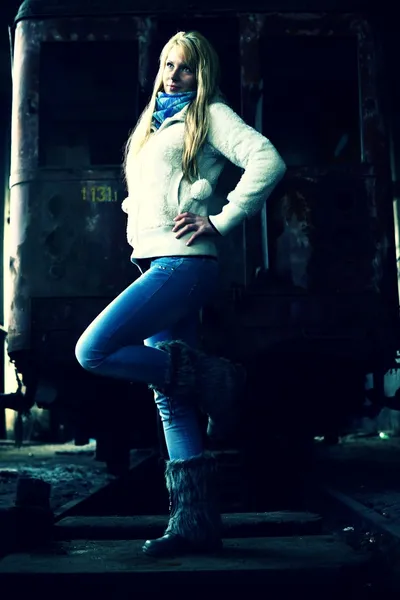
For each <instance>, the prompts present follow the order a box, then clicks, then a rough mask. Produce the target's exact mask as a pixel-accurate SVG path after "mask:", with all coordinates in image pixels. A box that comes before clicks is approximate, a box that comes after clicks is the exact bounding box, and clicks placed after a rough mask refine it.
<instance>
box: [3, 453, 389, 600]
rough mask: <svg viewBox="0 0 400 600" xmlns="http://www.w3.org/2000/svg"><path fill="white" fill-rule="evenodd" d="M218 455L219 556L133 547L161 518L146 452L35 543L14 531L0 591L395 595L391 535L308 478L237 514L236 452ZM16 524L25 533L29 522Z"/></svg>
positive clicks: (160, 499)
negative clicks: (275, 502)
mask: <svg viewBox="0 0 400 600" xmlns="http://www.w3.org/2000/svg"><path fill="white" fill-rule="evenodd" d="M217 456H218V461H219V464H220V472H221V478H220V479H221V499H222V508H223V538H224V549H223V551H222V552H221V553H220V554H218V555H207V556H203V555H198V556H186V557H176V558H170V559H153V558H149V557H147V556H145V555H143V553H142V552H141V546H142V543H143V540H144V539H147V538H149V537H157V536H159V535H160V534H161V533H162V532H163V530H164V528H165V526H166V523H167V519H168V516H167V506H168V503H167V498H166V493H165V490H164V486H163V480H162V465H161V464H160V462H159V461H158V459H157V456H156V455H155V454H154V453H152V452H148V453H146V452H144V453H142V454H141V455H140V456H139V457H138V459H137V460H136V463H135V464H134V465H133V467H132V468H131V470H130V472H129V473H128V474H127V475H126V476H124V477H121V478H119V479H116V480H115V481H113V482H112V483H110V484H108V485H106V486H104V487H102V488H101V489H99V490H97V491H96V492H95V493H94V494H91V495H90V496H88V497H87V498H85V499H84V500H81V501H79V502H75V503H69V504H68V505H66V506H64V507H62V508H61V509H60V510H59V511H57V513H56V514H55V515H54V522H53V523H52V526H51V528H49V529H48V531H47V534H46V535H45V536H40V535H39V536H38V535H37V531H38V527H37V524H36V528H34V529H33V530H32V531H34V532H36V533H35V535H36V537H35V535H33V533H32V531H31V533H30V535H29V531H28V532H27V534H26V535H25V536H24V535H21V528H20V529H19V530H18V531H19V538H18V540H19V541H18V543H14V545H12V544H11V546H10V547H9V549H8V551H7V552H5V553H4V555H3V557H2V559H1V560H0V589H4V586H6V589H12V590H13V592H14V593H18V594H19V593H21V595H22V593H23V590H26V589H29V590H30V593H33V594H34V597H35V594H36V593H37V594H40V597H41V598H44V597H49V598H50V597H54V596H57V597H60V594H61V595H63V594H68V595H69V596H70V595H71V594H74V595H77V594H78V595H79V594H80V593H81V591H82V589H84V590H85V591H86V593H89V591H90V590H91V591H99V590H101V591H103V592H105V593H109V594H112V595H115V594H116V593H119V592H124V593H126V590H127V589H130V590H132V591H133V590H134V591H135V593H136V592H137V591H146V592H150V593H151V592H152V591H154V593H156V592H157V590H160V589H163V588H164V587H165V585H171V586H174V590H175V591H174V595H176V589H177V588H176V586H179V588H180V587H182V589H183V590H184V589H185V588H186V586H190V590H191V591H190V593H191V594H196V593H197V591H198V590H204V586H207V594H211V595H213V594H214V592H215V595H217V593H218V595H219V594H220V591H219V592H218V589H219V590H221V588H220V587H219V586H224V590H229V592H230V591H233V590H234V588H236V587H237V586H246V587H248V586H249V585H250V586H257V589H259V590H262V591H263V592H265V593H266V594H267V593H268V594H271V593H275V594H277V593H281V592H282V590H286V591H290V592H293V591H295V592H296V593H298V592H299V591H304V593H307V595H308V597H310V596H311V597H321V594H323V595H324V597H326V596H328V597H331V595H333V594H335V595H337V594H339V593H340V594H342V595H343V594H346V596H345V597H349V596H350V595H351V596H353V597H356V598H378V597H379V598H381V597H382V594H383V593H385V594H386V595H388V594H389V593H390V592H392V591H394V590H396V589H397V590H399V589H400V588H399V587H397V586H398V581H397V575H396V571H397V568H396V565H397V564H399V565H400V552H399V551H398V548H399V544H398V541H399V540H400V528H398V527H395V526H392V525H391V524H390V523H388V522H387V520H385V519H384V518H383V517H381V518H379V515H377V513H375V512H374V511H372V510H368V509H367V508H366V507H363V506H362V505H361V504H360V503H359V502H356V501H355V500H354V499H352V498H351V497H349V496H348V495H345V494H343V493H341V492H339V491H338V490H333V489H330V488H328V487H323V486H320V485H318V484H317V483H315V482H313V481H312V480H311V481H310V480H307V481H306V482H305V483H304V488H303V489H299V488H298V487H297V488H296V490H293V494H292V497H291V499H290V501H289V502H288V503H287V504H286V506H284V507H282V508H283V509H282V510H278V509H277V507H276V506H266V507H265V508H266V509H265V510H262V511H251V510H246V493H245V492H246V490H243V487H242V485H241V481H242V479H241V463H240V455H239V454H238V453H236V452H219V453H217ZM150 482H151V483H150ZM296 485H297V484H296ZM288 497H289V496H288ZM32 515H33V517H34V513H32ZM32 515H31V516H32ZM33 517H32V518H33ZM25 525H26V526H27V527H28V530H29V526H28V520H27V519H25ZM40 538H42V539H40ZM398 559H399V560H398ZM215 585H217V586H218V587H217V591H215V588H214V587H213V586H215ZM202 593H204V591H203V592H202ZM332 597H333V596H332Z"/></svg>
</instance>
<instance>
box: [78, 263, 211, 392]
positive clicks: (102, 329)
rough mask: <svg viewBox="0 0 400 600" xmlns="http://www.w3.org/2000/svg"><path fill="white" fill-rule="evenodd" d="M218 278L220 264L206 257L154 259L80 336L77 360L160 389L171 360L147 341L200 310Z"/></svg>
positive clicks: (106, 373) (104, 372)
mask: <svg viewBox="0 0 400 600" xmlns="http://www.w3.org/2000/svg"><path fill="white" fill-rule="evenodd" d="M217 274H218V268H217V265H216V264H215V262H214V261H210V260H207V259H190V258H177V257H167V258H162V259H157V260H154V261H153V262H152V265H151V268H150V269H149V270H148V271H146V273H145V274H144V275H142V276H141V277H139V279H137V280H136V281H135V282H134V283H132V284H131V285H130V286H129V287H128V288H127V289H126V290H124V291H123V292H122V293H121V294H120V295H119V296H117V298H115V300H113V301H112V302H111V303H110V304H109V305H108V306H107V307H106V308H105V309H104V310H103V311H102V312H101V313H100V314H99V315H98V316H97V317H96V319H95V320H94V321H93V322H92V323H91V324H90V325H89V327H88V328H87V329H86V331H85V332H84V333H83V334H82V336H81V337H80V339H79V340H78V342H77V345H76V349H75V354H76V357H77V360H78V362H79V363H80V364H81V365H82V366H83V367H84V368H85V369H87V370H89V371H92V372H93V373H97V374H99V375H104V376H109V377H116V378H119V379H126V380H128V381H142V382H145V383H151V384H153V385H156V386H160V387H162V386H163V385H164V383H165V380H166V377H167V371H168V368H169V357H168V355H167V353H165V352H163V351H161V350H158V349H156V348H152V347H150V346H144V345H143V340H145V339H148V338H151V337H152V336H154V335H155V334H156V333H157V332H159V331H163V330H165V329H168V328H170V327H171V326H173V325H174V324H176V323H178V322H179V321H180V320H182V319H183V318H185V317H186V315H187V314H189V313H193V311H196V310H199V309H200V308H201V306H202V305H203V304H204V302H205V301H207V300H208V298H209V297H210V296H211V295H212V294H213V293H214V290H215V286H216V282H217Z"/></svg>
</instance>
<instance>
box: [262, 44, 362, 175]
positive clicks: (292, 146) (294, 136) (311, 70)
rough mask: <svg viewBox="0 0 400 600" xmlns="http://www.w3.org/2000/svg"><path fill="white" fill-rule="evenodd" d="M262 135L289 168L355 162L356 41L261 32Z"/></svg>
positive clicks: (357, 157) (357, 159)
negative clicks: (275, 148) (276, 150)
mask: <svg viewBox="0 0 400 600" xmlns="http://www.w3.org/2000/svg"><path fill="white" fill-rule="evenodd" d="M260 58H261V64H262V72H263V79H264V110H263V133H264V134H265V135H266V136H267V137H269V138H270V139H271V141H272V142H273V143H274V144H275V145H276V147H277V148H278V149H279V151H280V153H281V154H282V156H283V158H284V159H285V161H286V163H287V164H288V165H291V166H319V165H335V164H349V163H350V164H354V163H359V162H360V160H361V158H360V155H361V148H360V126H359V114H360V111H359V91H358V66H357V39H356V38H355V37H337V36H332V37H322V36H307V35H297V36H281V37H273V36H272V37H271V36H269V35H268V36H265V37H264V38H263V41H262V46H261V57H260Z"/></svg>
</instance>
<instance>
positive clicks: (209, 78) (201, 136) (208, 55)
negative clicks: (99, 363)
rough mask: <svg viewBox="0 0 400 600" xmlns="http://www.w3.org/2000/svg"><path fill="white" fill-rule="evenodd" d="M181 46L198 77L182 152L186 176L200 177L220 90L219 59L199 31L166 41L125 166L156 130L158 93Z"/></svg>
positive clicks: (191, 179) (126, 151) (131, 137)
mask: <svg viewBox="0 0 400 600" xmlns="http://www.w3.org/2000/svg"><path fill="white" fill-rule="evenodd" d="M175 46H178V47H179V49H180V50H181V51H182V53H183V55H184V57H185V61H186V62H187V64H188V66H189V68H190V69H192V71H193V73H194V74H195V77H196V85H197V94H196V97H195V98H194V100H193V101H192V102H191V103H190V105H189V108H188V111H187V113H186V119H185V133H184V143H183V153H182V171H183V175H184V177H185V178H186V179H188V180H189V181H194V180H195V179H196V178H197V177H198V166H197V160H196V156H197V153H198V151H199V150H200V148H201V146H202V145H203V144H204V142H205V139H206V137H207V132H208V128H209V117H208V106H209V104H210V102H211V100H212V99H213V97H215V96H221V93H220V90H219V75H220V67H219V59H218V55H217V53H216V52H215V50H214V48H213V47H212V45H211V44H210V42H209V41H208V40H207V39H206V38H205V37H204V36H203V35H202V34H201V33H199V32H198V31H189V32H185V31H180V32H179V33H176V34H175V35H174V36H172V37H171V39H169V40H168V42H167V43H166V44H165V46H164V48H163V49H162V51H161V54H160V58H159V69H158V73H157V76H156V78H155V82H154V88H153V93H152V95H151V98H150V101H149V103H148V104H147V106H146V107H145V109H144V110H143V112H142V114H141V116H140V117H139V120H138V122H137V124H136V127H135V128H134V130H133V132H132V133H131V135H130V136H129V139H128V142H127V144H126V147H125V160H124V169H125V176H126V171H127V159H128V154H130V153H132V155H133V156H135V155H136V154H137V153H138V152H139V151H140V149H141V148H142V147H143V146H144V144H145V143H146V142H147V141H148V139H149V137H150V135H151V133H152V128H151V125H152V119H153V113H154V111H155V106H156V99H157V94H158V92H160V91H163V89H164V88H163V73H164V68H165V63H166V61H167V58H168V55H169V53H170V51H171V50H172V48H174V47H175Z"/></svg>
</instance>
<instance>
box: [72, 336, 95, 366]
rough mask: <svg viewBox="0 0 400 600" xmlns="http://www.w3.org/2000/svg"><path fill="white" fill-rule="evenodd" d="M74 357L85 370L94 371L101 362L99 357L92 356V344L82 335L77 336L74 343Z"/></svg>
mask: <svg viewBox="0 0 400 600" xmlns="http://www.w3.org/2000/svg"><path fill="white" fill-rule="evenodd" d="M75 358H76V360H77V361H78V363H79V364H80V365H81V367H83V368H84V369H85V370H86V371H94V370H95V369H96V368H97V367H98V366H99V364H100V362H101V360H99V358H97V359H94V358H93V356H92V346H91V344H90V342H89V340H87V339H86V337H85V336H84V335H82V336H81V337H80V338H79V340H78V341H77V343H76V345H75Z"/></svg>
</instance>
